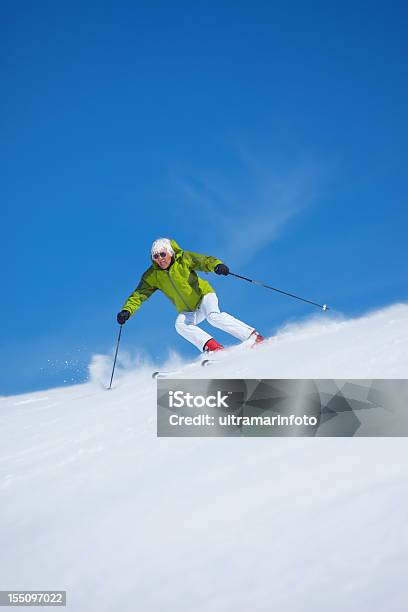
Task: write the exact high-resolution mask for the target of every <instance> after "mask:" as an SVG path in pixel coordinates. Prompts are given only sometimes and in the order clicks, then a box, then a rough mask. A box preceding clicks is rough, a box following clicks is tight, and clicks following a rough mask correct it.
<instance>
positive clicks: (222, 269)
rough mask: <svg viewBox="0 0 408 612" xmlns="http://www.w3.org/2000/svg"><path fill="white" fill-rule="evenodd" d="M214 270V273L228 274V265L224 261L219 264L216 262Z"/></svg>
mask: <svg viewBox="0 0 408 612" xmlns="http://www.w3.org/2000/svg"><path fill="white" fill-rule="evenodd" d="M214 272H215V273H216V274H223V275H224V276H228V274H229V267H228V266H226V265H225V264H224V263H219V264H217V265H216V266H215V268H214Z"/></svg>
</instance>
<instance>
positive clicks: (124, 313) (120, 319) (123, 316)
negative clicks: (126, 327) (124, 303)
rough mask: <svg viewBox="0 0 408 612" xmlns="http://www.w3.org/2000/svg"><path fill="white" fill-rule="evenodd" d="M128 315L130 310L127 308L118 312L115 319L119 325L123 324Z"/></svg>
mask: <svg viewBox="0 0 408 612" xmlns="http://www.w3.org/2000/svg"><path fill="white" fill-rule="evenodd" d="M129 317H130V312H129V311H128V310H121V311H120V312H119V313H118V315H117V317H116V319H117V322H118V323H119V325H123V324H124V323H126V321H127V320H128V318H129Z"/></svg>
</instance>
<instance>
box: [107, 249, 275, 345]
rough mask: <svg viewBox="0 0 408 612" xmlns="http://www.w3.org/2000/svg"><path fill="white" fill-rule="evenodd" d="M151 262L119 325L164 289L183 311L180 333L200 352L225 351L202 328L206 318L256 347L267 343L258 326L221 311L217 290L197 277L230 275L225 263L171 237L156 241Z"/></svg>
mask: <svg viewBox="0 0 408 612" xmlns="http://www.w3.org/2000/svg"><path fill="white" fill-rule="evenodd" d="M151 259H152V265H151V266H150V268H148V270H146V272H145V273H144V274H143V275H142V278H141V279H140V281H139V284H138V286H137V287H136V289H135V291H134V292H133V293H132V294H131V295H130V296H129V298H128V299H127V301H126V303H125V304H124V306H123V308H122V310H121V311H120V312H119V313H118V315H117V321H118V323H119V325H123V324H124V323H125V322H126V321H127V320H128V319H129V317H130V316H132V315H133V314H134V313H135V311H136V310H137V309H138V308H139V307H140V306H141V304H142V303H143V302H144V301H145V300H147V299H148V298H149V297H150V296H151V295H152V294H153V293H154V292H155V291H156V290H157V289H160V290H161V291H162V292H163V293H164V294H165V295H167V297H168V298H170V300H171V301H172V302H173V304H174V305H175V307H176V308H177V310H178V312H179V315H178V317H177V318H176V323H175V325H176V330H177V331H178V333H179V334H180V335H181V336H183V338H186V340H189V341H190V342H191V343H192V344H194V345H195V346H196V347H197V348H198V350H199V351H204V352H212V351H219V350H222V349H223V348H224V347H223V346H222V345H221V344H219V343H218V342H217V341H216V340H214V338H212V337H211V336H210V335H209V334H207V333H206V332H205V331H204V330H202V329H200V328H199V327H198V324H199V323H201V322H202V321H204V320H205V319H206V320H207V321H208V322H209V323H210V324H211V325H213V326H214V327H218V328H219V329H222V330H223V331H225V332H227V333H229V334H231V335H232V336H235V338H238V339H239V340H241V341H244V340H248V339H249V338H251V339H253V345H256V344H258V343H260V342H263V340H264V338H263V336H261V334H259V333H258V332H257V331H256V330H255V329H254V327H251V326H250V325H246V324H245V323H243V322H242V321H239V320H238V319H235V317H233V316H231V315H230V314H228V313H227V312H220V309H219V306H218V298H217V296H216V294H215V292H214V289H213V288H212V287H211V285H210V284H209V283H208V282H207V281H205V280H203V279H202V278H200V277H199V276H198V275H197V274H196V270H198V271H200V272H215V273H216V274H222V275H224V276H227V275H228V274H229V268H228V266H226V265H225V264H224V263H222V261H221V260H219V259H216V258H215V257H209V256H207V255H199V254H198V253H192V252H190V251H183V250H182V249H181V248H180V247H179V245H178V244H177V242H176V241H175V240H170V239H169V238H158V239H157V240H155V241H154V242H153V244H152V248H151Z"/></svg>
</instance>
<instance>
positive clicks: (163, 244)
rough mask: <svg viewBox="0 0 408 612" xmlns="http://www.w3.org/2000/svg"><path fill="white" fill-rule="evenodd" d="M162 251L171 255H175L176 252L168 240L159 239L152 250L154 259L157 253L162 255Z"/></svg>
mask: <svg viewBox="0 0 408 612" xmlns="http://www.w3.org/2000/svg"><path fill="white" fill-rule="evenodd" d="M161 251H166V252H167V253H170V255H174V251H173V249H172V247H171V244H170V240H169V239H168V238H158V239H157V240H155V241H154V242H153V244H152V248H151V254H152V257H153V255H154V254H155V253H160V252H161Z"/></svg>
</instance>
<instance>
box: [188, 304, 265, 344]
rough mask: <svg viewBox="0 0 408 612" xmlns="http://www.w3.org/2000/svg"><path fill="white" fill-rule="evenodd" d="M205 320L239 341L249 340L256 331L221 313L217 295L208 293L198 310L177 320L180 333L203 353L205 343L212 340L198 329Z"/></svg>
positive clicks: (225, 313)
mask: <svg viewBox="0 0 408 612" xmlns="http://www.w3.org/2000/svg"><path fill="white" fill-rule="evenodd" d="M205 319H206V320H207V321H208V322H209V323H210V324H211V325H214V327H218V329H222V330H223V331H225V332H227V333H228V334H231V336H235V338H238V339H239V340H247V339H248V338H249V336H250V335H251V334H252V332H253V331H254V328H253V327H251V326H250V325H246V324H245V323H243V322H242V321H239V320H238V319H235V317H232V316H231V315H230V314H228V313H227V312H220V308H219V306H218V298H217V296H216V294H215V293H207V294H206V295H205V296H204V297H203V299H202V300H201V304H200V306H199V307H198V308H197V310H194V311H193V312H188V311H184V312H181V313H180V314H179V315H178V317H177V319H176V330H177V331H178V333H179V334H180V335H181V336H183V338H185V339H186V340H188V341H189V342H191V343H192V344H194V345H195V346H196V347H197V348H198V350H199V351H202V350H203V347H204V345H205V343H206V342H207V341H208V340H210V339H211V338H212V336H210V335H209V334H207V332H205V331H204V330H203V329H200V328H199V327H198V323H202V321H204V320H205Z"/></svg>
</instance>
